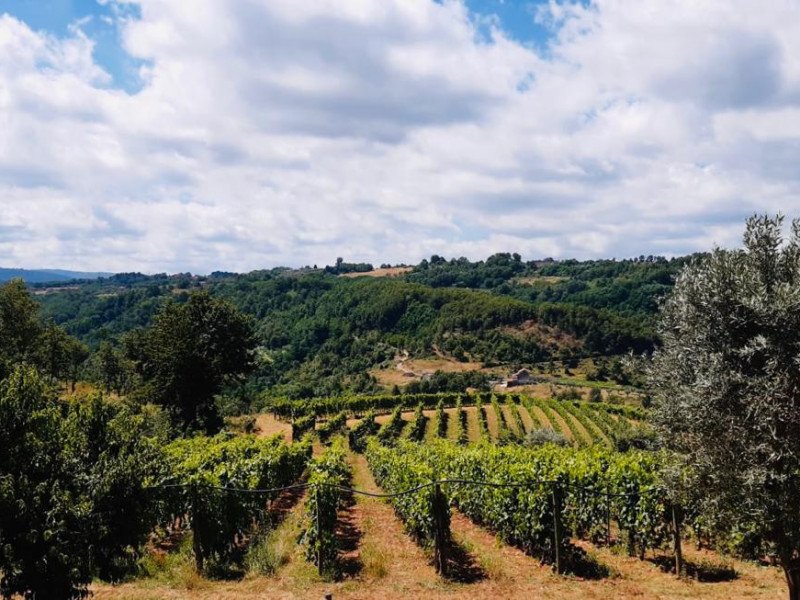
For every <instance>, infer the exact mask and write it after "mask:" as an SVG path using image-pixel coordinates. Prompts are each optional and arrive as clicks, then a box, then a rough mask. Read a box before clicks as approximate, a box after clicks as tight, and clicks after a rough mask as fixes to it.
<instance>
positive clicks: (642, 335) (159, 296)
mask: <svg viewBox="0 0 800 600" xmlns="http://www.w3.org/2000/svg"><path fill="white" fill-rule="evenodd" d="M685 262H686V259H673V260H667V259H663V258H659V257H647V258H645V257H642V258H640V259H636V260H627V261H614V260H602V261H561V262H557V261H552V260H551V261H539V262H533V261H531V262H523V261H522V260H521V258H520V257H519V256H518V255H513V254H505V253H504V254H497V255H494V256H491V257H489V258H488V259H486V260H485V261H478V262H471V261H468V260H467V259H453V260H449V261H448V260H445V259H443V258H441V257H439V256H432V257H431V259H430V260H424V261H422V262H421V263H420V264H419V265H416V266H414V267H413V268H412V269H411V270H408V268H407V267H405V268H402V269H398V268H394V269H393V271H394V272H393V275H394V276H393V277H370V276H362V275H371V274H372V275H376V274H377V272H376V270H375V269H368V270H362V269H361V267H359V269H358V270H357V272H358V273H359V276H354V277H342V276H341V275H342V271H343V270H344V272H345V273H350V272H353V269H351V268H350V264H349V263H344V262H343V261H342V262H341V263H338V266H337V267H329V268H325V269H300V270H292V269H285V268H279V269H272V270H269V271H253V272H251V273H246V274H233V273H221V272H215V273H212V274H211V275H209V276H202V275H191V274H189V273H178V274H174V275H167V274H164V273H161V274H157V275H143V274H141V273H118V274H116V275H113V276H111V277H108V278H103V279H99V280H93V281H84V282H80V283H69V284H53V285H49V286H47V288H48V289H47V292H43V291H42V293H37V294H36V297H37V299H38V300H39V302H41V305H42V311H43V315H44V316H45V318H47V319H52V320H53V321H54V322H55V323H57V324H59V325H62V326H63V327H64V328H65V329H66V330H67V332H68V333H70V334H71V335H74V336H76V337H78V338H80V339H81V340H82V341H84V342H86V343H87V344H89V346H90V347H93V348H96V347H98V346H99V345H100V343H101V342H102V341H105V340H109V341H111V342H112V343H115V344H118V345H120V346H122V345H123V344H122V338H123V337H124V336H125V334H126V333H127V332H130V331H132V330H135V329H137V328H139V327H143V326H146V325H148V324H149V323H150V321H151V319H152V317H153V315H154V314H155V313H156V312H157V311H158V310H159V308H160V307H161V306H163V305H164V303H165V302H167V301H169V300H170V299H171V300H175V301H177V302H183V301H185V300H186V298H187V297H188V294H189V293H191V292H192V291H197V290H205V291H208V292H209V293H210V294H212V295H214V296H218V297H223V298H226V299H228V300H230V301H232V302H233V303H234V304H235V305H236V306H237V307H238V308H239V309H240V310H242V311H243V312H245V313H247V314H249V315H251V316H252V317H253V319H254V321H255V324H256V329H257V334H258V337H259V341H260V343H261V344H260V345H261V349H260V354H259V356H260V361H259V368H258V370H257V372H256V373H255V374H254V375H253V376H251V379H250V381H249V382H248V386H249V388H248V389H251V390H252V391H253V392H260V391H263V390H269V391H270V393H271V394H272V395H275V396H285V397H290V398H303V397H313V396H326V395H336V394H342V393H350V392H353V393H361V392H385V391H387V389H385V388H384V387H382V386H387V387H388V385H389V384H390V383H391V382H389V381H388V379H386V378H385V377H381V378H380V381H379V380H378V377H377V376H376V373H377V374H380V375H383V373H382V372H381V370H383V371H386V370H387V369H390V370H395V371H397V372H398V373H401V376H403V375H402V369H401V367H400V366H398V365H399V363H400V362H408V365H412V362H411V361H428V362H427V363H424V364H426V365H429V364H432V363H431V361H434V362H436V361H439V362H441V361H445V362H447V364H448V367H452V368H449V369H447V370H448V371H452V373H450V374H449V376H448V378H447V381H445V380H444V379H442V381H439V380H438V379H435V378H431V380H430V381H429V382H420V384H422V383H425V385H428V384H430V385H429V387H430V389H427V388H426V389H425V390H420V391H461V390H463V389H464V388H465V387H478V386H479V384H481V381H479V380H478V378H476V376H478V375H481V373H468V372H466V371H468V370H469V369H473V370H474V369H475V368H480V369H481V371H482V375H483V376H484V379H485V378H486V372H485V370H491V369H496V368H498V367H500V368H501V370H505V371H506V372H508V371H513V370H516V369H519V368H520V367H521V366H529V367H531V366H532V365H534V364H540V363H548V361H557V360H570V361H572V362H576V364H577V361H578V360H579V359H580V358H585V357H589V356H592V357H595V356H598V355H601V356H604V357H607V358H610V357H614V356H619V355H621V354H626V353H627V352H629V351H634V352H635V353H637V354H638V353H640V352H643V351H647V350H649V349H651V348H652V347H653V346H654V345H655V344H657V337H656V333H655V330H654V327H653V325H654V316H655V312H656V306H657V301H658V298H660V297H661V296H663V295H664V294H665V293H666V292H668V291H669V289H670V287H671V285H672V279H673V277H674V275H675V273H677V272H678V270H679V269H680V267H681V265H682V264H684V263H685ZM382 271H383V272H384V273H386V272H387V271H389V269H388V267H387V268H383V269H382ZM386 274H388V273H386ZM37 291H40V290H37ZM436 364H439V363H436ZM401 366H403V367H404V368H405V365H401ZM406 370H408V368H406ZM412 370H413V369H412ZM421 371H424V369H421ZM462 371H464V372H463V373H462ZM409 379H410V378H409ZM399 381H400V382H408V383H410V381H408V380H407V379H401V380H399ZM434 384H435V389H434ZM398 385H399V383H398Z"/></svg>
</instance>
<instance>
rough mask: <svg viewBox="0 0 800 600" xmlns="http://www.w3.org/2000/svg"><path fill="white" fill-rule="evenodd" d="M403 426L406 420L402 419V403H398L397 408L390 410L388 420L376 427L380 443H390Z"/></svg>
mask: <svg viewBox="0 0 800 600" xmlns="http://www.w3.org/2000/svg"><path fill="white" fill-rule="evenodd" d="M405 426H406V422H405V421H404V420H403V407H402V405H398V406H397V408H395V409H394V410H393V411H392V414H391V416H390V417H389V420H388V421H386V423H384V424H383V425H381V428H380V429H378V433H377V434H376V437H377V438H378V440H380V442H381V443H382V444H391V443H393V442H394V441H395V440H396V439H397V438H398V437H400V433H401V432H402V431H403V427H405Z"/></svg>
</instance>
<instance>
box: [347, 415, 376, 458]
mask: <svg viewBox="0 0 800 600" xmlns="http://www.w3.org/2000/svg"><path fill="white" fill-rule="evenodd" d="M378 429H380V426H379V425H378V423H377V421H375V413H374V412H373V411H370V412H368V413H367V414H366V415H364V417H363V418H362V419H361V420H360V421H359V422H358V423H356V424H355V425H354V426H353V427H352V429H350V431H349V432H348V441H349V443H350V449H351V450H353V452H364V450H366V448H367V438H369V436H371V435H374V434H376V433H377V432H378Z"/></svg>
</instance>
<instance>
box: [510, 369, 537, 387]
mask: <svg viewBox="0 0 800 600" xmlns="http://www.w3.org/2000/svg"><path fill="white" fill-rule="evenodd" d="M532 381H533V379H532V378H531V372H530V371H528V369H520V370H519V371H517V372H516V373H514V374H513V375H511V377H509V378H508V379H506V387H514V386H516V385H527V384H529V383H531V382H532Z"/></svg>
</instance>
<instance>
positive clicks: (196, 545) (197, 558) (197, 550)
mask: <svg viewBox="0 0 800 600" xmlns="http://www.w3.org/2000/svg"><path fill="white" fill-rule="evenodd" d="M189 493H190V494H191V500H190V505H189V512H190V514H191V516H192V552H193V553H194V568H195V571H197V572H198V573H202V572H203V545H202V544H201V541H200V527H199V523H198V521H199V516H198V510H197V509H198V507H199V506H200V500H199V499H198V495H197V489H196V488H195V487H192V488H191V491H190V492H189Z"/></svg>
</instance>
